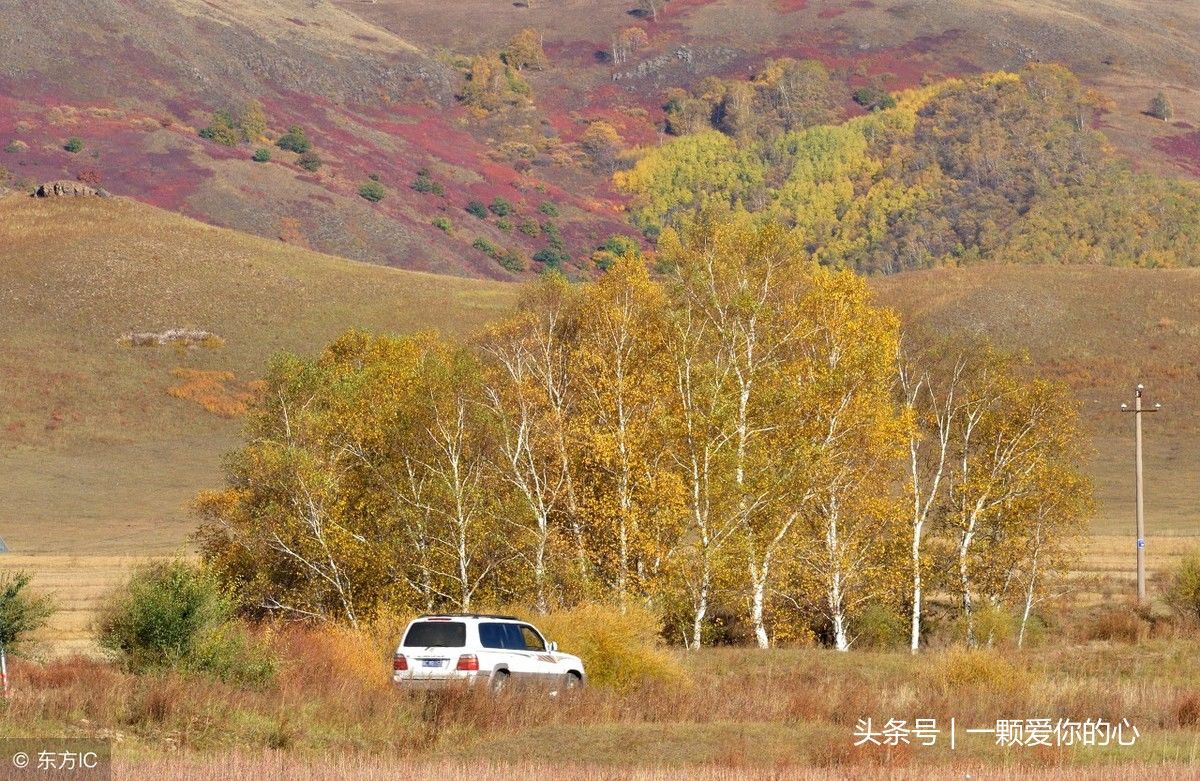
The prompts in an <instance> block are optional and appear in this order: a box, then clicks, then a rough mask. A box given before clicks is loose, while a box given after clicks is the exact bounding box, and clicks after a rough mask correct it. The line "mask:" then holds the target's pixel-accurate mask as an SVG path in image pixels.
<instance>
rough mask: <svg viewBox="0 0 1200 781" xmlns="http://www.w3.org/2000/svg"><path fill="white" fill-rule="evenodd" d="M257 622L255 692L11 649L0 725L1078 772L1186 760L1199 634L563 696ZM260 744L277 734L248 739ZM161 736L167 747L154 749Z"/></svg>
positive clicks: (708, 664) (551, 753) (401, 765)
mask: <svg viewBox="0 0 1200 781" xmlns="http://www.w3.org/2000/svg"><path fill="white" fill-rule="evenodd" d="M331 640H332V643H331ZM270 641H271V642H272V643H273V644H274V646H275V647H276V648H277V649H278V651H279V652H280V653H281V655H282V668H281V675H280V677H279V679H278V681H277V682H276V683H275V684H272V685H270V686H268V687H267V688H265V689H262V690H255V691H250V690H244V689H237V688H233V687H229V686H226V685H223V684H219V683H216V682H212V681H209V680H206V679H201V678H185V677H180V676H178V675H173V674H166V675H148V676H140V677H139V676H132V675H129V674H126V673H123V672H121V671H120V670H118V669H115V668H114V667H112V666H110V665H106V664H103V663H100V662H96V661H89V660H83V659H65V660H60V661H56V662H52V663H49V664H46V665H30V664H29V663H27V662H23V661H19V660H18V661H17V662H15V663H14V666H13V685H14V696H13V698H12V699H11V701H10V702H9V704H8V706H7V707H6V708H5V709H3V710H2V711H0V735H22V734H31V733H33V734H74V735H77V736H78V737H81V738H84V737H108V738H110V739H112V740H114V741H115V745H116V751H117V755H118V758H119V759H120V760H121V761H122V763H128V767H129V768H130V771H129V772H131V773H137V772H149V769H156V770H161V773H159V772H156V773H155V775H163V774H166V773H201V772H203V771H204V769H205V768H209V769H212V768H213V767H214V765H213V764H212V763H214V762H243V761H244V762H250V763H254V762H262V761H265V760H267V759H269V760H270V761H271V762H272V763H273V764H274V765H278V766H280V767H283V766H290V767H293V768H296V770H295V771H294V772H297V773H300V772H304V771H303V770H302V768H303V766H304V765H305V764H308V763H313V764H314V765H315V768H313V769H312V770H311V772H313V773H315V774H318V776H317V777H324V776H321V775H319V774H321V773H331V772H336V771H335V770H334V769H333V768H337V767H354V766H356V765H357V766H360V767H362V768H363V770H362V772H364V773H367V772H372V773H373V772H385V770H384V768H391V769H392V772H396V773H403V772H405V769H406V768H414V769H419V768H421V767H426V766H428V767H442V768H445V767H452V766H456V765H468V766H475V767H479V768H481V769H482V770H484V771H486V770H487V768H488V767H489V766H495V767H497V768H500V767H512V768H521V767H526V766H539V767H545V768H549V767H560V766H561V767H563V768H564V772H582V773H591V772H601V770H602V769H608V770H610V771H611V773H612V775H611V776H609V777H618V778H624V777H629V774H633V773H637V772H645V771H646V770H649V771H653V772H661V773H666V774H668V777H673V776H670V775H669V774H672V773H673V774H677V775H676V776H674V777H678V776H683V775H688V776H690V775H691V774H692V773H695V772H699V773H704V772H710V771H711V772H726V773H734V774H746V775H745V776H738V775H734V776H733V777H751V778H756V777H760V774H763V773H769V772H771V771H772V770H775V769H778V770H780V771H782V772H796V773H799V774H802V773H804V772H812V773H817V772H828V773H830V774H832V775H833V776H834V777H848V778H853V777H875V776H873V775H871V774H872V773H880V772H883V771H886V770H889V769H890V770H891V771H893V772H908V773H912V774H913V776H911V777H914V778H915V777H925V776H924V775H922V774H924V773H930V774H932V773H937V772H943V773H946V772H955V771H956V770H963V769H965V768H969V767H989V768H1007V769H1009V771H1010V772H1013V773H1031V774H1032V775H1031V776H1030V777H1038V776H1037V775H1036V773H1035V772H1034V771H1040V772H1044V773H1070V772H1074V773H1076V774H1077V775H1075V776H1070V777H1079V778H1085V777H1091V776H1086V775H1082V770H1083V769H1092V770H1093V771H1099V772H1101V773H1104V772H1111V773H1116V772H1119V770H1123V771H1124V772H1125V773H1126V774H1127V776H1126V777H1141V776H1142V771H1143V770H1147V769H1150V768H1153V767H1155V766H1166V767H1171V768H1176V767H1179V766H1182V765H1184V764H1190V765H1195V763H1196V761H1197V760H1198V759H1200V733H1198V732H1197V726H1196V721H1197V713H1198V712H1200V708H1198V706H1197V705H1196V703H1197V701H1198V698H1200V677H1198V671H1197V669H1196V667H1195V665H1194V664H1193V663H1192V660H1193V659H1194V656H1195V654H1196V653H1197V652H1198V650H1200V646H1198V645H1197V641H1196V639H1194V638H1188V637H1183V636H1181V637H1177V638H1174V639H1169V640H1168V639H1156V640H1147V641H1144V642H1142V643H1141V644H1139V645H1138V646H1136V647H1134V646H1129V645H1126V644H1122V643H1113V642H1092V643H1088V644H1084V645H1075V646H1071V645H1062V646H1045V647H1042V648H1038V649H1035V650H1026V651H1024V652H1015V651H1011V650H1010V651H1006V652H1003V653H1001V652H973V653H971V654H964V653H963V652H960V651H955V650H948V651H927V652H925V653H923V654H922V655H921V656H919V657H912V656H910V655H909V654H907V653H905V652H892V653H883V652H871V653H861V654H840V653H838V652H835V651H828V650H817V649H794V650H788V649H777V650H772V651H766V652H761V651H756V650H751V649H715V650H714V649H710V650H705V651H701V652H698V653H680V654H679V655H678V656H679V660H680V663H681V664H683V666H684V667H685V670H686V673H685V678H684V679H683V680H680V681H675V682H672V683H665V682H661V681H644V682H643V683H641V684H639V685H638V686H636V687H634V688H633V689H631V690H629V691H627V692H621V691H616V690H613V689H605V688H600V687H589V688H587V689H585V690H583V691H581V692H578V693H577V694H576V695H573V696H570V697H566V698H550V697H548V696H547V695H546V694H545V693H539V692H534V691H513V692H510V693H509V694H508V695H506V696H503V697H500V698H499V699H497V698H495V697H494V696H492V695H489V694H487V693H486V692H452V693H446V694H445V695H444V696H440V697H431V698H426V697H409V696H404V695H402V694H398V693H397V692H394V691H392V690H391V687H390V686H389V685H388V683H387V680H388V668H389V665H388V655H387V654H386V653H383V652H380V649H378V648H376V647H375V646H376V645H377V643H376V641H375V640H374V639H369V640H365V641H361V642H350V641H348V640H347V638H344V637H342V638H333V636H330V635H324V634H322V635H316V634H311V635H310V634H306V633H305V632H302V631H297V630H294V629H293V630H288V631H280V632H275V633H273V634H272V635H271V636H270ZM373 648H374V650H372V649H373ZM864 717H871V718H872V719H873V720H875V722H876V723H881V722H882V721H886V720H887V719H890V718H897V719H905V720H909V721H911V720H912V719H914V718H917V717H921V718H935V719H937V720H938V721H939V723H942V724H943V725H945V724H948V723H949V719H950V718H951V717H954V718H955V719H957V723H958V726H959V728H961V729H966V728H980V727H989V726H994V723H995V721H996V720H997V719H1013V718H1017V719H1028V718H1048V719H1051V720H1057V719H1060V718H1069V719H1075V720H1083V719H1088V718H1092V719H1104V720H1107V721H1110V722H1116V721H1119V720H1121V719H1128V720H1129V721H1130V723H1132V724H1133V725H1136V726H1137V727H1138V729H1139V731H1140V737H1139V739H1138V741H1137V744H1136V745H1135V746H1133V747H1128V748H1116V747H1111V746H1110V747H1108V748H1085V747H1080V746H1076V747H1053V748H1051V749H1046V750H1042V749H1028V748H1001V747H998V746H996V745H995V743H994V739H993V738H992V737H991V736H987V735H983V736H979V735H974V736H971V735H967V734H966V733H960V741H959V744H958V746H957V748H956V749H955V750H953V751H952V750H950V749H949V747H948V746H946V745H944V744H939V745H938V746H934V747H919V746H908V747H899V748H897V749H895V750H893V751H887V750H884V749H881V748H875V747H868V748H859V749H856V748H855V747H854V746H853V742H854V728H855V724H856V722H857V721H858V719H860V718H864ZM269 748H275V749H279V750H280V751H278V752H271V753H265V754H259V753H258V752H260V751H263V750H265V749H269ZM175 751H179V752H181V753H180V754H179V756H178V757H168V756H165V755H166V754H169V753H173V752H175ZM230 752H232V754H231V753H230ZM173 763H174V764H173ZM368 766H370V767H376V766H377V767H379V770H372V769H370V767H368ZM1118 766H1119V768H1118ZM323 768H325V769H323ZM655 768H659V770H657V771H655V770H654V769H655ZM139 769H140V770H139ZM818 769H821V770H820V771H818ZM413 772H416V770H414V771H413ZM495 772H497V773H503V772H511V771H504V770H500V769H497V770H496V771H495ZM167 777H176V776H167ZM178 777H187V776H178ZM401 777H403V776H401ZM584 777H588V776H584ZM650 777H656V776H650ZM701 777H703V776H701ZM799 777H802V778H803V777H808V776H804V775H800V776H799ZM884 777H886V776H884ZM932 777H941V776H937V775H934V776H932ZM988 777H990V776H988ZM1001 777H1003V776H1001ZM1018 777H1025V776H1018ZM1054 777H1059V776H1054ZM1100 777H1110V776H1105V775H1101V776H1100Z"/></svg>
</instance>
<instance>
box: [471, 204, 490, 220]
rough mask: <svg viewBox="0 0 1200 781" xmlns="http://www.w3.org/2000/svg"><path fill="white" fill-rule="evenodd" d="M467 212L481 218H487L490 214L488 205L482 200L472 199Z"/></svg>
mask: <svg viewBox="0 0 1200 781" xmlns="http://www.w3.org/2000/svg"><path fill="white" fill-rule="evenodd" d="M467 213H468V214H473V215H475V216H476V217H478V218H479V219H481V220H486V219H487V216H488V210H487V207H486V206H484V205H483V203H482V202H480V201H471V202H470V203H468V204H467Z"/></svg>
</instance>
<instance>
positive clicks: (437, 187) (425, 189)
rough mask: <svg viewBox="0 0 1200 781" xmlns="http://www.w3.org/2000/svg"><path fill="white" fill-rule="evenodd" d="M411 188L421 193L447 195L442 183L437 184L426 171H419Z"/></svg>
mask: <svg viewBox="0 0 1200 781" xmlns="http://www.w3.org/2000/svg"><path fill="white" fill-rule="evenodd" d="M409 186H410V187H412V188H413V189H414V190H416V191H417V192H419V193H433V194H434V195H445V193H446V190H445V188H443V187H442V184H441V182H435V181H434V180H433V179H432V178H431V177H430V176H429V172H428V171H426V170H421V171H418V172H417V178H416V179H414V180H413V182H412V184H411V185H409Z"/></svg>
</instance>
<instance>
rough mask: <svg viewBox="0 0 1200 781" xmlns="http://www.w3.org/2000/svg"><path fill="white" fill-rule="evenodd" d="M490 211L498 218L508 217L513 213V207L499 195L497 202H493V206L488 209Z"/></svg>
mask: <svg viewBox="0 0 1200 781" xmlns="http://www.w3.org/2000/svg"><path fill="white" fill-rule="evenodd" d="M488 211H490V212H491V213H492V214H494V215H496V216H497V217H507V216H508V215H510V214H512V213H513V205H512V203H510V202H509V201H507V200H506V199H504V198H501V197H500V196H498V195H497V196H496V198H495V200H493V201H492V205H491V206H489V207H488Z"/></svg>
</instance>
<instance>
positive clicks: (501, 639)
mask: <svg viewBox="0 0 1200 781" xmlns="http://www.w3.org/2000/svg"><path fill="white" fill-rule="evenodd" d="M507 641H508V633H507V632H506V631H504V624H497V623H482V624H480V625H479V644H480V645H482V646H483V647H484V648H508V642H507Z"/></svg>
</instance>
